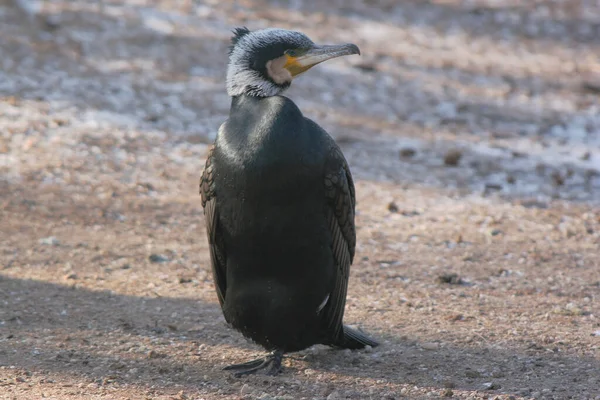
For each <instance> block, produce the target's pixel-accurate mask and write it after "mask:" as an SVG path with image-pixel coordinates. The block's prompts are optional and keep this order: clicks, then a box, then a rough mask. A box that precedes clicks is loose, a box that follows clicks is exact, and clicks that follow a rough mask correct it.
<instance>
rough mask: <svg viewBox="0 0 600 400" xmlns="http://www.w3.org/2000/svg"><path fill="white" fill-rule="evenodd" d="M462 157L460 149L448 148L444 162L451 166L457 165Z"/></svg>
mask: <svg viewBox="0 0 600 400" xmlns="http://www.w3.org/2000/svg"><path fill="white" fill-rule="evenodd" d="M461 158H462V151H460V150H458V149H452V150H448V152H446V155H445V156H444V164H446V165H447V166H450V167H456V166H458V164H459V163H460V159H461Z"/></svg>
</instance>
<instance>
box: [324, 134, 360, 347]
mask: <svg viewBox="0 0 600 400" xmlns="http://www.w3.org/2000/svg"><path fill="white" fill-rule="evenodd" d="M325 195H326V197H327V222H328V224H329V230H330V232H331V238H332V242H331V248H332V251H333V256H334V260H335V263H336V267H337V268H336V270H335V273H334V285H333V288H332V291H331V294H330V295H329V300H328V301H327V304H326V305H325V307H324V308H323V311H322V312H323V318H324V321H326V323H327V327H326V329H327V333H328V334H330V335H332V336H331V337H332V338H337V337H339V335H343V330H342V319H343V317H344V307H345V305H346V291H347V289H348V278H349V275H350V264H352V261H353V259H354V248H355V246H356V230H355V227H354V207H355V203H356V200H355V194H354V182H353V181H352V175H351V174H350V169H349V168H348V164H347V163H346V159H345V158H344V155H343V154H342V152H341V150H340V149H339V147H337V145H334V146H333V148H332V150H331V153H330V155H329V157H328V159H327V162H326V165H325Z"/></svg>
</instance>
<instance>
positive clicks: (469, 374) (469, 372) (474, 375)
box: [465, 369, 481, 378]
mask: <svg viewBox="0 0 600 400" xmlns="http://www.w3.org/2000/svg"><path fill="white" fill-rule="evenodd" d="M465 375H466V377H467V378H479V377H480V376H481V374H480V373H479V372H477V371H474V370H472V369H468V370H467V371H466V372H465Z"/></svg>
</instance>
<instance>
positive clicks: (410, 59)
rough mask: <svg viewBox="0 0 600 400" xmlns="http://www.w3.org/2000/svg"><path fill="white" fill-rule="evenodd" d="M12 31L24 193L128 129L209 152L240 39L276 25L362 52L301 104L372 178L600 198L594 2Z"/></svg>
mask: <svg viewBox="0 0 600 400" xmlns="http://www.w3.org/2000/svg"><path fill="white" fill-rule="evenodd" d="M0 18H2V23H1V27H0V29H1V31H0V45H1V48H2V59H1V60H0V67H1V71H2V72H1V73H2V76H1V79H0V85H1V86H0V93H2V94H3V95H4V96H5V97H9V96H16V97H18V98H15V101H17V100H18V101H19V102H24V103H23V104H19V105H18V106H17V105H13V106H11V105H10V104H8V103H6V102H4V103H3V108H4V112H5V114H7V116H9V117H10V118H5V119H3V121H2V129H1V131H2V135H3V136H2V150H3V151H2V154H3V156H2V161H1V162H2V163H1V164H0V167H1V168H2V169H3V173H4V174H7V175H9V176H18V175H19V174H22V173H25V172H27V171H28V170H29V169H30V168H32V167H33V166H34V165H35V163H36V162H40V161H41V160H40V154H38V152H41V153H42V154H43V153H48V151H46V150H47V149H48V148H53V149H54V151H52V152H51V153H52V154H53V156H54V157H58V158H61V159H62V160H64V161H66V160H67V159H69V158H77V157H80V156H81V154H79V153H80V151H79V150H78V146H83V145H84V144H85V142H86V140H87V141H89V140H91V138H92V137H95V138H99V139H101V140H103V141H107V140H112V141H117V142H115V144H116V143H121V142H119V141H121V140H128V139H127V134H126V133H125V132H127V131H128V130H134V131H136V134H138V135H139V137H140V140H145V139H148V138H150V137H155V136H160V137H161V138H164V142H163V143H164V145H167V146H169V147H171V148H172V149H171V150H169V151H168V152H167V153H168V154H169V157H176V154H178V153H181V152H182V151H183V152H185V151H192V152H196V150H197V149H201V148H202V147H203V146H199V145H198V144H208V143H210V142H211V141H212V140H213V139H214V137H215V133H216V131H217V129H218V127H219V125H220V124H221V123H222V122H223V121H224V119H225V118H226V117H227V114H228V107H229V99H228V97H227V95H226V93H225V90H224V85H223V81H224V76H225V71H226V63H227V50H226V49H227V46H228V40H229V37H230V31H231V29H232V27H235V26H241V25H247V26H248V27H249V28H251V29H258V28H265V27H271V26H277V27H283V28H289V29H296V30H300V31H303V32H305V33H306V34H308V35H309V36H310V37H311V38H313V39H314V40H315V41H317V42H324V43H338V42H354V43H356V44H358V45H359V46H360V48H361V49H362V52H363V56H362V57H351V58H348V59H346V60H338V61H336V62H335V63H329V64H326V65H322V66H320V67H319V68H317V69H315V70H314V71H311V74H310V75H307V76H303V77H302V78H301V79H299V80H297V82H295V84H294V85H293V86H292V89H291V90H290V91H289V92H288V93H287V95H288V96H290V97H293V98H294V100H295V101H296V102H297V103H298V104H299V106H300V107H301V109H302V110H303V111H304V112H305V113H306V114H307V115H308V116H310V117H314V118H315V119H317V120H318V121H319V123H321V124H323V125H324V126H325V127H326V129H327V130H328V131H329V132H330V133H331V134H332V135H334V136H335V137H336V138H338V139H339V140H341V141H342V142H343V143H344V144H345V145H346V151H347V152H348V156H349V157H350V158H352V159H353V160H354V164H355V165H356V166H359V168H360V169H359V171H360V172H358V171H357V173H358V174H359V175H361V174H362V176H364V177H368V178H372V179H383V180H390V181H393V182H396V183H406V182H411V183H422V184H426V185H432V186H437V187H440V186H441V187H445V188H459V189H464V190H466V191H474V192H478V193H484V192H485V193H487V192H497V193H498V194H500V195H509V196H521V197H543V198H544V199H551V198H564V199H572V200H593V199H598V198H600V197H599V196H600V175H599V172H598V171H599V170H600V155H599V154H598V149H599V148H600V105H599V104H600V59H599V57H600V56H599V54H600V52H599V48H598V46H599V43H600V41H599V37H600V31H599V29H600V5H599V4H598V2H597V1H593V0H564V1H511V0H486V1H484V0H481V1H476V0H472V1H452V0H443V1H442V0H440V1H385V0H378V1H332V2H311V1H275V0H272V1H258V0H256V1H251V0H248V1H204V2H193V1H183V0H181V1H176V0H171V1H137V0H136V1H42V0H38V1H28V0H4V5H3V7H2V9H1V15H0ZM42 103H43V106H41V104H42ZM16 110H19V111H18V112H17V111H16ZM40 113H41V114H40ZM44 114H45V115H44ZM31 118H36V119H37V120H38V121H37V123H38V124H42V126H44V127H47V126H48V124H50V126H48V127H49V129H47V130H46V129H45V130H44V131H43V132H39V131H40V128H39V127H36V126H35V124H33V125H32V124H31V123H32V121H31ZM57 119H58V120H61V119H62V120H61V121H62V122H63V123H57V122H56V120H57ZM25 125H26V129H23V128H25ZM55 125H59V126H55ZM16 131H18V132H16ZM36 131H37V132H36ZM86 138H87V139H86ZM64 140H66V141H70V143H72V144H73V145H65V146H61V145H60V143H62V141H64ZM26 143H29V144H27V145H26ZM24 145H26V146H28V147H29V149H28V150H27V151H26V152H21V151H15V149H22V147H23V146H24ZM106 150H109V151H102V152H101V154H99V155H98V156H99V157H100V156H101V157H106V159H107V161H110V160H112V161H113V162H116V163H120V162H121V160H122V158H123V157H127V156H128V155H130V154H131V152H133V153H136V152H137V151H140V149H137V150H136V148H135V146H132V147H131V151H127V150H124V149H123V147H122V146H115V147H113V148H110V149H106ZM153 150H154V151H158V149H156V148H154V149H153ZM65 152H66V153H65ZM47 156H48V155H45V156H43V157H47ZM148 157H151V156H148ZM182 157H184V156H182ZM28 158H31V159H32V160H29V161H28V160H27V159H28ZM148 161H150V160H148ZM179 161H181V162H184V159H181V160H179ZM185 162H186V163H190V162H193V161H192V159H190V160H185ZM146 172H150V171H149V170H147V169H146ZM47 173H48V174H49V176H48V179H57V180H60V179H62V178H61V177H60V176H58V175H56V174H54V173H53V172H52V171H48V172H47ZM152 176H156V174H154V172H152V173H151V174H150V175H149V176H148V177H147V179H149V180H151V179H152Z"/></svg>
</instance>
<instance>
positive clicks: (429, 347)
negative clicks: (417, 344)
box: [421, 342, 440, 350]
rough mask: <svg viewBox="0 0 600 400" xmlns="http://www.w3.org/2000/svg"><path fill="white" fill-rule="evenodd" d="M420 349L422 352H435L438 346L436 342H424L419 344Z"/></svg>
mask: <svg viewBox="0 0 600 400" xmlns="http://www.w3.org/2000/svg"><path fill="white" fill-rule="evenodd" d="M421 348H422V349H423V350H437V349H439V348H440V344H439V343H436V342H425V343H421Z"/></svg>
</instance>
